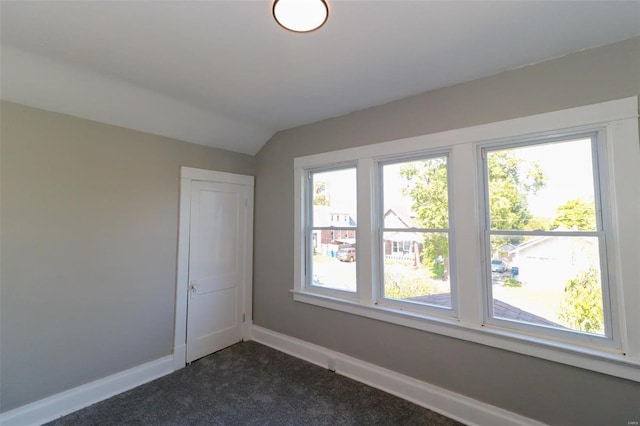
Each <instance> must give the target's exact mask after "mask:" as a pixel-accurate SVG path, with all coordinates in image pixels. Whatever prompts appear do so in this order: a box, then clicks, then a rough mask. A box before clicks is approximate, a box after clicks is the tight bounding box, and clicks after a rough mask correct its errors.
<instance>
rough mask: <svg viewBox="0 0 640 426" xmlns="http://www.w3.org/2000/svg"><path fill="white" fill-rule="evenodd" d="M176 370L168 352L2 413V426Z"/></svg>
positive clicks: (68, 409) (39, 419)
mask: <svg viewBox="0 0 640 426" xmlns="http://www.w3.org/2000/svg"><path fill="white" fill-rule="evenodd" d="M172 372H173V356H172V355H168V356H165V357H163V358H160V359H157V360H155V361H151V362H147V363H145V364H142V365H139V366H137V367H133V368H130V369H129V370H125V371H121V372H120V373H116V374H113V375H111V376H108V377H104V378H102V379H98V380H95V381H93V382H90V383H87V384H85V385H82V386H78V387H76V388H73V389H69V390H67V391H64V392H61V393H59V394H56V395H53V396H50V397H48V398H45V399H41V400H39V401H35V402H32V403H31V404H27V405H23V406H22V407H18V408H16V409H14V410H11V411H7V412H5V413H2V414H1V415H0V424H1V425H2V426H14V425H15V426H27V425H41V424H43V423H46V422H49V421H51V420H55V419H57V418H59V417H62V416H65V415H67V414H70V413H72V412H74V411H77V410H80V409H81V408H84V407H88V406H89V405H91V404H95V403H96V402H100V401H102V400H105V399H107V398H110V397H112V396H114V395H117V394H119V393H122V392H124V391H127V390H129V389H132V388H135V387H136V386H140V385H142V384H144V383H147V382H150V381H151V380H155V379H157V378H159V377H162V376H164V375H167V374H169V373H172Z"/></svg>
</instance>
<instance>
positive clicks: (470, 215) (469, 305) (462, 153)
mask: <svg viewBox="0 0 640 426" xmlns="http://www.w3.org/2000/svg"><path fill="white" fill-rule="evenodd" d="M451 157H452V158H453V159H454V160H455V161H452V162H451V164H450V166H449V167H450V173H451V185H452V191H451V192H450V193H451V196H452V198H453V203H452V205H454V206H455V209H454V210H453V211H452V212H451V223H450V228H451V229H452V232H451V233H452V234H453V240H454V247H455V250H456V253H455V262H456V265H455V267H454V266H452V267H451V269H452V270H455V271H456V273H457V282H458V287H457V289H458V316H459V318H460V321H461V322H462V323H463V324H468V325H472V326H480V325H481V324H482V321H483V310H482V306H483V303H482V300H483V298H482V287H481V282H482V280H481V277H480V271H482V270H483V268H482V267H481V264H480V259H481V256H480V253H481V247H480V239H479V235H480V230H479V229H478V226H479V223H480V221H479V220H478V208H477V199H478V197H477V195H476V185H475V180H474V179H473V178H471V179H470V177H473V173H474V170H476V163H475V156H474V152H473V146H472V145H470V144H467V145H456V146H454V147H453V153H452V156H451Z"/></svg>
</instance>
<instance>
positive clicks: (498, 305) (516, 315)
mask: <svg viewBox="0 0 640 426" xmlns="http://www.w3.org/2000/svg"><path fill="white" fill-rule="evenodd" d="M407 300H409V301H411V302H419V303H426V304H429V305H435V306H442V307H447V308H450V307H451V294H450V293H440V294H430V295H428V296H420V297H412V298H410V299H407ZM493 314H494V316H496V317H498V318H503V319H509V320H515V321H522V322H527V323H529V324H537V325H545V326H548V327H556V328H566V327H565V326H563V325H561V324H558V323H555V322H553V321H549V320H548V319H546V318H542V317H541V316H538V315H534V314H532V313H531V312H527V311H525V310H522V309H520V308H518V307H516V306H513V305H510V304H508V303H506V302H503V301H502V300H498V299H493Z"/></svg>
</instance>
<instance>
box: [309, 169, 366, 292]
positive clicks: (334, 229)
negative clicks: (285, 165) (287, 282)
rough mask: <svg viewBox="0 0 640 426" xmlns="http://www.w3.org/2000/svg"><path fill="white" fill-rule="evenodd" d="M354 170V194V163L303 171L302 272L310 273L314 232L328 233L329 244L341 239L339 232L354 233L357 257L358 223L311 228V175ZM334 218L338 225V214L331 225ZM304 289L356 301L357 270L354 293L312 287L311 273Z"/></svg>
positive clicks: (358, 287) (332, 215)
mask: <svg viewBox="0 0 640 426" xmlns="http://www.w3.org/2000/svg"><path fill="white" fill-rule="evenodd" d="M352 168H355V169H356V192H357V184H358V182H357V173H358V165H357V163H354V162H346V163H345V162H341V163H337V164H331V165H329V166H326V167H319V168H317V167H314V168H309V169H305V171H304V175H305V183H304V184H303V188H305V189H304V192H305V197H304V200H303V206H302V211H303V214H304V215H305V220H304V222H303V223H304V226H305V229H304V232H303V234H304V237H305V242H304V248H303V249H302V250H303V251H304V253H303V256H304V265H303V270H305V271H311V270H312V268H313V237H311V235H312V234H313V233H314V231H320V232H321V233H322V231H329V232H330V236H331V242H334V241H336V239H340V238H342V237H341V231H342V230H352V231H353V232H354V233H355V236H356V257H358V256H359V254H358V238H357V237H358V235H359V232H358V223H357V222H356V226H355V227H353V226H352V227H343V226H333V225H330V226H313V182H312V179H311V175H312V174H314V173H322V172H331V171H334V170H345V169H352ZM334 216H335V218H336V220H335V222H337V223H340V214H331V223H334V220H333V219H334ZM320 244H321V245H322V242H320ZM304 287H305V289H306V290H307V291H308V292H310V293H317V294H321V295H325V296H329V297H337V298H343V299H345V300H357V299H358V297H359V289H360V284H359V279H358V270H357V269H356V290H355V292H351V291H347V290H340V289H336V288H331V287H323V286H318V285H313V273H312V272H311V273H309V274H305V282H304Z"/></svg>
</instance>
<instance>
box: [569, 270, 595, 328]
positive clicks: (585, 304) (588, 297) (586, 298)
mask: <svg viewBox="0 0 640 426" xmlns="http://www.w3.org/2000/svg"><path fill="white" fill-rule="evenodd" d="M559 317H560V319H561V320H562V321H564V322H565V324H566V325H567V326H569V327H571V328H572V329H574V330H580V331H586V332H591V333H594V332H596V333H598V332H600V333H601V332H602V331H604V313H603V307H602V288H601V286H600V279H599V274H598V271H597V270H596V269H595V268H594V267H591V268H589V269H588V270H587V271H584V272H581V273H579V274H577V275H576V276H575V277H574V278H572V279H570V280H569V281H567V285H566V286H565V288H564V298H563V299H562V304H561V305H560V315H559Z"/></svg>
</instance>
